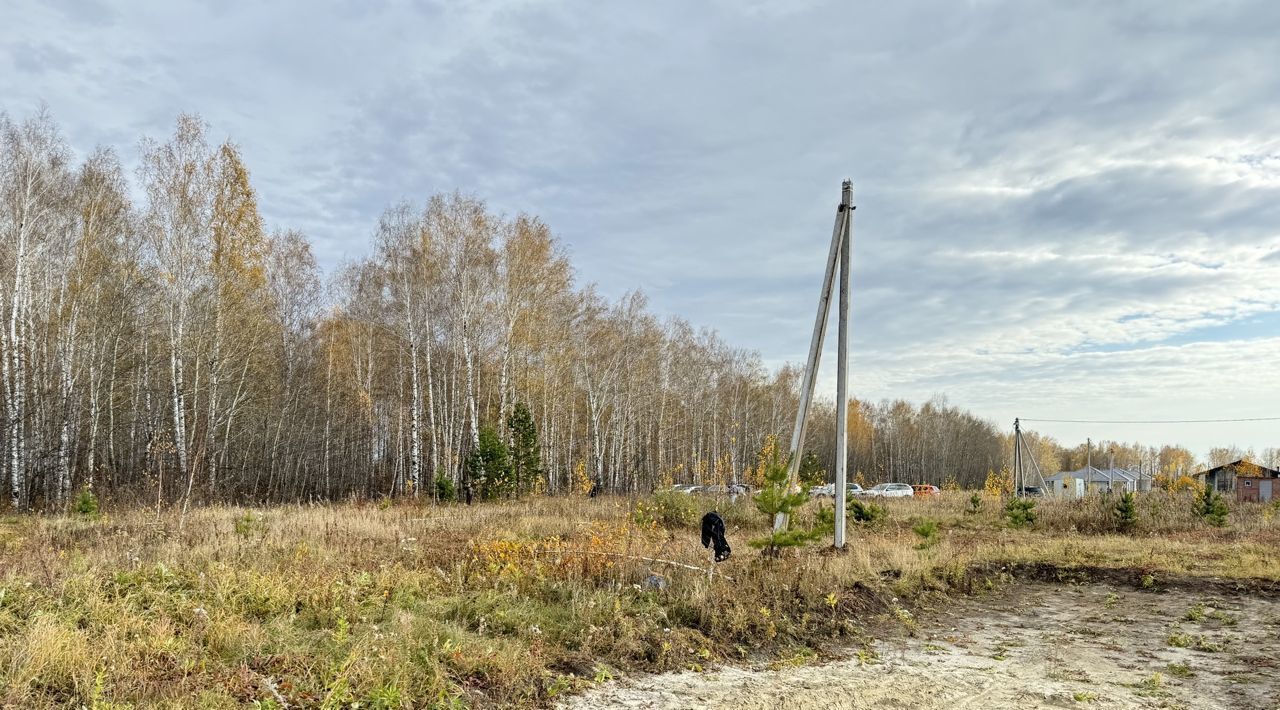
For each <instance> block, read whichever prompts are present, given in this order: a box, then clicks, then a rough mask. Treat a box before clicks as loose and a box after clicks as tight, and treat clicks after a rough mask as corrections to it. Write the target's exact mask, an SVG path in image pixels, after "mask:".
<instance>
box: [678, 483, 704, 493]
mask: <svg viewBox="0 0 1280 710" xmlns="http://www.w3.org/2000/svg"><path fill="white" fill-rule="evenodd" d="M700 490H702V486H695V485H693V484H692V483H677V484H675V485H674V486H672V487H671V492H672V493H684V494H686V495H688V494H690V493H697V492H698V491H700Z"/></svg>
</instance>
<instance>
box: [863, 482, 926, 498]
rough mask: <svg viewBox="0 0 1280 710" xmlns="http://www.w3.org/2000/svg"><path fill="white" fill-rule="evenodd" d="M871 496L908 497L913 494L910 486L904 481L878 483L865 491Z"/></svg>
mask: <svg viewBox="0 0 1280 710" xmlns="http://www.w3.org/2000/svg"><path fill="white" fill-rule="evenodd" d="M867 495H869V496H871V497H873V498H909V497H911V496H913V495H915V491H914V490H912V488H911V486H909V485H907V484H905V483H880V484H878V485H876V486H874V487H872V488H871V490H869V491H867Z"/></svg>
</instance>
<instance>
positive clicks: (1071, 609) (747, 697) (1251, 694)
mask: <svg viewBox="0 0 1280 710" xmlns="http://www.w3.org/2000/svg"><path fill="white" fill-rule="evenodd" d="M873 650H874V656H875V658H869V657H868V654H866V653H864V654H863V657H862V658H856V657H851V658H848V659H846V660H841V661H836V662H833V663H828V664H825V665H821V666H808V667H798V668H783V669H780V670H771V669H769V668H767V667H756V668H724V669H720V670H717V671H714V672H709V673H677V674H667V675H657V676H640V677H635V678H628V679H623V680H621V681H618V682H615V683H611V684H609V685H606V686H603V687H600V688H597V689H595V690H593V691H591V692H589V693H587V694H585V695H583V696H580V697H577V698H574V699H572V700H571V701H569V702H568V703H567V704H566V705H565V706H564V707H565V708H567V709H568V710H585V709H586V708H610V707H613V708H646V709H651V708H733V710H754V709H756V708H759V709H762V710H763V709H764V708H769V709H771V710H772V709H782V708H796V709H802V708H832V709H842V708H904V709H905V708H926V709H927V708H946V709H947V710H963V709H968V708H1196V709H1199V708H1205V709H1215V708H1250V709H1254V708H1280V599H1277V598H1275V597H1274V596H1271V595H1238V594H1229V593H1223V592H1221V591H1218V590H1214V589H1213V588H1204V589H1198V590H1197V589H1182V590H1171V591H1163V592H1148V591H1136V590H1134V589H1132V588H1126V587H1117V586H1113V585H1110V584H1096V583H1094V584H1082V585H1063V584H1046V583H1033V584H1025V585H1019V586H1015V587H1012V588H1010V589H1007V590H1005V591H1003V592H1000V593H998V594H995V595H991V596H987V597H974V598H968V599H962V600H960V601H959V602H958V603H957V604H956V606H955V607H954V608H951V609H949V610H947V611H946V612H945V613H942V614H937V615H935V616H934V618H932V619H930V620H929V621H928V622H926V623H922V624H921V626H920V629H919V631H918V633H917V635H916V636H915V637H913V638H900V639H889V640H884V641H878V642H876V644H875V646H874V647H873Z"/></svg>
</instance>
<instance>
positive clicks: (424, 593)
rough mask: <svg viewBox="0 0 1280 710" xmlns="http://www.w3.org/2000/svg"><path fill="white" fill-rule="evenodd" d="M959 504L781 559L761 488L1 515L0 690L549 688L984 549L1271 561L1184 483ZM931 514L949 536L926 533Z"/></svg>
mask: <svg viewBox="0 0 1280 710" xmlns="http://www.w3.org/2000/svg"><path fill="white" fill-rule="evenodd" d="M966 500H967V495H960V494H947V495H943V496H939V497H937V498H935V499H926V500H891V501H885V502H884V505H885V507H886V509H887V512H888V515H887V517H886V519H885V520H884V521H882V522H880V523H878V524H877V525H875V526H873V527H867V528H854V529H853V530H851V534H850V540H851V544H850V547H849V549H848V551H847V552H845V553H843V554H838V555H836V554H830V553H829V552H828V551H825V550H824V549H823V548H822V547H821V546H814V547H811V548H806V549H804V550H800V551H798V552H795V553H792V554H790V555H789V556H787V557H784V558H783V559H780V560H772V561H770V560H764V559H761V558H760V557H759V556H758V555H757V554H756V553H755V552H754V551H752V550H751V549H750V548H749V547H748V546H747V544H746V542H747V540H748V539H750V538H751V537H753V536H758V535H762V534H764V532H765V530H766V526H767V522H766V521H765V520H764V519H763V516H760V515H759V514H758V513H756V512H755V511H753V510H752V508H751V506H750V503H749V502H747V501H738V502H737V503H732V504H730V503H729V502H727V501H712V500H706V499H694V503H693V507H694V510H693V511H692V512H693V515H692V516H690V515H688V514H687V512H681V511H676V512H675V513H672V514H671V515H669V516H668V515H661V516H657V517H655V515H654V514H653V512H652V510H651V508H652V507H653V506H654V505H656V504H655V502H654V501H652V500H650V499H644V500H631V499H623V498H616V499H610V498H605V499H596V500H588V499H583V498H556V499H530V500H524V501H517V502H509V503H496V504H488V505H478V506H474V507H466V506H447V507H431V506H417V505H394V506H389V507H383V506H377V505H339V506H300V507H277V508H270V509H265V510H251V509H245V508H234V507H217V508H207V509H199V510H194V511H192V512H191V514H190V515H189V516H188V518H187V519H186V520H185V521H179V519H178V517H177V514H176V513H171V512H165V513H162V514H161V515H160V516H158V517H157V516H156V514H155V513H154V511H140V510H139V511H110V510H108V511H106V515H105V516H104V517H103V518H102V519H100V520H94V521H90V520H82V519H77V518H75V517H52V518H32V517H9V518H3V519H0V704H4V705H8V706H13V707H24V708H25V707H68V706H86V707H102V708H105V707H117V708H119V707H166V706H169V707H193V706H194V707H228V706H250V705H254V704H257V705H259V706H268V707H270V706H273V705H276V706H278V705H282V704H286V703H287V704H288V705H290V706H303V707H342V706H346V705H350V704H352V703H356V702H359V703H361V706H362V707H423V706H441V707H449V706H465V705H472V706H489V705H494V706H496V705H502V706H508V705H524V706H538V705H545V704H547V703H549V702H551V701H552V700H553V699H554V698H555V697H557V696H558V695H561V694H563V693H566V692H572V691H573V690H575V689H579V688H582V687H584V686H585V685H587V684H590V683H592V682H594V681H596V680H599V679H603V678H605V677H608V676H609V675H610V674H611V673H613V672H615V671H616V670H626V669H644V670H654V671H661V670H672V669H685V668H699V667H705V666H706V665H707V664H711V663H716V662H723V661H726V660H732V659H737V658H745V657H748V656H752V655H755V654H761V653H763V654H775V655H785V656H794V655H804V654H811V650H810V649H813V648H815V647H821V646H822V645H823V644H828V643H835V644H840V645H848V644H856V643H859V642H860V640H862V639H865V638H866V636H867V635H868V634H871V633H874V632H875V629H876V628H877V627H878V625H881V624H901V623H909V620H910V618H911V615H910V614H909V613H906V612H905V610H904V609H902V608H899V607H898V605H899V604H901V605H906V606H909V607H911V608H912V609H913V610H914V611H916V612H920V611H923V612H925V613H927V608H928V606H929V605H930V604H934V603H938V600H939V599H942V598H943V597H942V596H941V595H944V594H947V593H953V590H955V589H956V588H957V587H960V586H965V582H966V579H967V576H968V575H969V571H970V570H971V569H972V568H973V567H974V566H975V565H992V564H1000V563H1013V562H1047V563H1053V564H1066V565H1089V566H1117V567H1141V568H1143V569H1158V570H1164V571H1167V572H1169V573H1179V574H1213V575H1227V576H1237V577H1264V578H1270V579H1280V560H1278V558H1277V556H1276V555H1275V554H1274V553H1273V552H1272V551H1273V550H1276V549H1278V548H1277V545H1276V543H1277V541H1280V529H1278V528H1280V526H1278V525H1277V522H1276V520H1275V515H1274V513H1275V511H1274V509H1272V508H1264V507H1260V506H1254V507H1250V508H1240V509H1237V510H1233V512H1232V519H1231V525H1230V526H1229V527H1228V528H1226V529H1214V528H1210V527H1209V526H1207V525H1205V524H1204V523H1203V522H1202V521H1200V520H1198V519H1197V518H1196V517H1195V516H1194V515H1192V514H1191V513H1190V510H1191V507H1190V502H1189V499H1188V500H1183V499H1180V498H1178V497H1175V496H1166V495H1164V494H1152V495H1148V496H1142V497H1140V506H1139V513H1140V514H1139V524H1138V527H1137V530H1136V532H1135V534H1133V535H1119V534H1117V533H1116V528H1115V526H1114V523H1113V522H1112V520H1111V517H1110V512H1109V510H1108V508H1107V503H1104V502H1100V501H1097V500H1086V501H1076V502H1058V501H1042V502H1041V503H1040V505H1039V506H1038V510H1037V512H1038V518H1037V521H1036V523H1035V524H1034V525H1033V526H1032V527H1030V528H1029V529H1018V530H1015V529H1011V528H1009V527H1008V526H1007V525H1006V524H1005V523H1004V522H1003V520H1002V517H1001V509H1000V505H999V501H997V500H989V501H987V503H986V504H985V505H984V506H983V508H982V510H980V511H979V512H978V513H977V514H968V513H966V512H965V507H966ZM646 506H647V507H646ZM816 506H817V504H814V505H811V507H810V509H809V510H808V511H807V512H806V513H805V515H804V516H802V517H804V518H808V519H813V518H816ZM711 507H716V508H717V509H719V510H720V511H721V512H722V514H723V515H724V517H725V518H726V520H727V522H728V524H729V528H730V529H729V536H730V541H731V543H732V544H733V545H734V556H733V557H732V558H731V559H730V560H729V561H728V562H726V563H724V564H722V565H720V567H719V570H720V572H721V574H719V575H717V576H715V577H711V578H708V576H707V575H706V574H705V573H704V572H702V571H700V569H699V568H701V567H705V566H706V564H707V553H706V551H704V550H703V549H702V548H701V546H700V544H699V542H698V533H697V530H696V524H697V517H698V516H699V515H701V513H702V512H704V511H705V510H707V509H709V508H711ZM923 520H933V521H936V522H937V524H938V528H939V530H940V533H939V534H938V536H937V542H936V543H935V544H930V545H928V546H924V547H920V546H919V545H918V543H919V542H920V540H919V537H918V535H917V534H916V533H915V532H913V531H912V528H913V527H915V526H917V525H918V524H919V523H920V522H921V521H923ZM659 521H661V522H659ZM180 522H181V524H180ZM918 547H920V549H917V548H918ZM670 563H675V564H670ZM655 576H660V577H661V581H659V580H658V579H656V577H655Z"/></svg>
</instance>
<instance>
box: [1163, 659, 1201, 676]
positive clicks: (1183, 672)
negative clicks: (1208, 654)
mask: <svg viewBox="0 0 1280 710" xmlns="http://www.w3.org/2000/svg"><path fill="white" fill-rule="evenodd" d="M1165 671H1166V672H1168V673H1169V675H1171V676H1173V677H1174V678H1190V677H1191V676H1192V675H1194V674H1193V673H1192V672H1191V664H1189V663H1182V662H1179V663H1170V664H1169V665H1168V666H1165Z"/></svg>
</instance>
